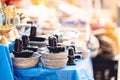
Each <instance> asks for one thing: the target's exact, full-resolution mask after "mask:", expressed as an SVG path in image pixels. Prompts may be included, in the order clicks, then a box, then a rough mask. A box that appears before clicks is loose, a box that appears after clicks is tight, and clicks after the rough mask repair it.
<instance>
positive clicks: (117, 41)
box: [1, 0, 120, 80]
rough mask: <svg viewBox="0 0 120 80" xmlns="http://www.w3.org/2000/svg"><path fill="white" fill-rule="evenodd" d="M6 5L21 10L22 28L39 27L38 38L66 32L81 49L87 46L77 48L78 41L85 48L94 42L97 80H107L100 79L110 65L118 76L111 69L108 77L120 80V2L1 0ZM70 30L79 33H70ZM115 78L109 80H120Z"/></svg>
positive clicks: (104, 0)
mask: <svg viewBox="0 0 120 80" xmlns="http://www.w3.org/2000/svg"><path fill="white" fill-rule="evenodd" d="M4 3H5V4H7V5H14V6H15V7H16V8H17V9H18V15H19V16H20V23H21V24H30V25H37V27H38V30H37V35H38V36H45V37H46V36H47V35H48V34H51V33H53V32H54V33H60V32H63V33H64V34H63V35H64V36H65V37H64V38H65V39H66V38H67V39H70V40H69V42H70V41H74V42H76V46H80V47H83V44H82V45H81V44H77V42H78V41H81V40H83V41H85V45H86V44H87V43H89V41H90V44H89V48H90V49H91V51H92V54H91V55H92V58H93V68H94V76H95V80H104V79H100V77H98V76H100V74H101V73H102V72H100V70H102V69H101V68H102V67H103V68H106V67H105V66H106V64H110V69H111V68H112V70H111V71H112V72H114V73H113V74H112V73H110V72H109V71H108V70H109V67H107V70H106V69H105V72H104V73H105V75H104V76H106V75H107V72H108V73H110V74H112V76H113V75H114V76H115V77H116V76H117V79H118V80H120V74H118V73H120V72H118V71H119V68H118V67H117V68H116V65H117V66H119V64H117V63H116V62H114V61H116V60H117V61H119V59H120V58H119V54H120V31H119V30H120V0H1V5H2V4H4ZM68 29H69V31H70V32H71V31H72V30H75V32H76V33H75V34H72V33H66V31H67V30H68ZM19 30H22V29H19ZM76 30H77V31H76ZM28 31H29V29H26V31H24V32H23V33H22V34H21V32H20V31H19V32H20V33H19V34H20V35H23V34H27V35H29V34H28ZM77 32H80V35H79V36H76V34H77ZM69 34H70V35H69ZM68 36H69V37H68ZM73 38H74V39H73ZM79 43H81V42H79ZM63 44H68V42H67V41H66V42H64V43H63ZM99 60H103V62H99ZM106 60H107V61H109V60H110V61H111V62H110V63H109V62H107V61H106ZM105 61H106V62H105ZM104 62H105V63H104ZM112 63H114V65H111V64H112ZM118 63H119V62H118ZM101 65H102V66H101ZM107 66H108V65H107ZM114 68H115V69H114ZM98 69H100V70H98ZM116 70H117V71H116ZM101 77H103V76H101ZM115 77H112V79H107V78H106V79H105V80H116V79H115Z"/></svg>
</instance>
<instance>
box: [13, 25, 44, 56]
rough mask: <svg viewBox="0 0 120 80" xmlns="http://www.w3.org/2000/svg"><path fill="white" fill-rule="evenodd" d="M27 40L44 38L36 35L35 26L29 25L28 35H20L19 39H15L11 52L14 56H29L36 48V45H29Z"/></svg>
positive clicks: (42, 39) (41, 40)
mask: <svg viewBox="0 0 120 80" xmlns="http://www.w3.org/2000/svg"><path fill="white" fill-rule="evenodd" d="M29 41H37V42H43V41H45V38H43V37H36V26H31V30H30V36H29V37H28V36H27V35H23V36H22V40H21V39H16V40H15V44H14V51H13V54H14V56H15V57H30V56H32V54H33V53H34V52H36V51H37V50H38V46H30V45H29V44H28V42H29Z"/></svg>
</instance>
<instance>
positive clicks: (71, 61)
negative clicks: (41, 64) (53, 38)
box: [67, 47, 76, 65]
mask: <svg viewBox="0 0 120 80" xmlns="http://www.w3.org/2000/svg"><path fill="white" fill-rule="evenodd" d="M74 53H75V52H74V48H73V47H69V48H68V62H67V64H68V65H75V64H76V62H75V56H74Z"/></svg>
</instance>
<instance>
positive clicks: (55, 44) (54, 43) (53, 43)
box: [48, 36, 57, 47]
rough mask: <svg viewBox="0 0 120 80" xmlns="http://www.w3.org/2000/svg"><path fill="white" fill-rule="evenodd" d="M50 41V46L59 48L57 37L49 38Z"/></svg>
mask: <svg viewBox="0 0 120 80" xmlns="http://www.w3.org/2000/svg"><path fill="white" fill-rule="evenodd" d="M48 41H49V46H51V47H55V46H57V38H56V37H55V36H49V38H48Z"/></svg>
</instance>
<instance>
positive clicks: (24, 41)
mask: <svg viewBox="0 0 120 80" xmlns="http://www.w3.org/2000/svg"><path fill="white" fill-rule="evenodd" d="M22 41H23V46H27V45H28V36H27V35H23V36H22Z"/></svg>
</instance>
